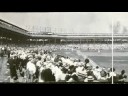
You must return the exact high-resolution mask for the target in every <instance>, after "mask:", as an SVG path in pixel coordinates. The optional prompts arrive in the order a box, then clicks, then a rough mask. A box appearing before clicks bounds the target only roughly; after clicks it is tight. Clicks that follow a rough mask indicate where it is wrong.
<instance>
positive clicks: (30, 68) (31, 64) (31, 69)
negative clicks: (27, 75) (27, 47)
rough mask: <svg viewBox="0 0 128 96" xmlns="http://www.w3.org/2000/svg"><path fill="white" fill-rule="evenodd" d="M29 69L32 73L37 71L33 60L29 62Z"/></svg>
mask: <svg viewBox="0 0 128 96" xmlns="http://www.w3.org/2000/svg"><path fill="white" fill-rule="evenodd" d="M27 70H29V71H30V72H31V74H34V73H35V72H36V66H35V65H34V64H33V63H31V61H29V62H28V63H27Z"/></svg>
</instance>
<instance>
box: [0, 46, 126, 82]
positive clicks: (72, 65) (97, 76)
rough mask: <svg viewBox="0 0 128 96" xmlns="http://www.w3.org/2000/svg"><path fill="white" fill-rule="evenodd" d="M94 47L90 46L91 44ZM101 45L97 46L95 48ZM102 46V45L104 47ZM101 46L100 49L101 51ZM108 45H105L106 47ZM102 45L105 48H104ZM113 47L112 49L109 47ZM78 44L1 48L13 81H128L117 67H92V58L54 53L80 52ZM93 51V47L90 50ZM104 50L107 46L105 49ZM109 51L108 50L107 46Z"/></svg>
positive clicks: (123, 71)
mask: <svg viewBox="0 0 128 96" xmlns="http://www.w3.org/2000/svg"><path fill="white" fill-rule="evenodd" d="M85 46H86V45H83V47H85ZM90 46H91V45H90ZM95 46H98V45H95ZM102 46H103V45H102ZM102 46H100V48H102ZM104 46H105V45H104ZM104 46H103V47H104ZM109 47H110V46H109ZM79 48H81V47H79V45H78V46H77V45H76V46H75V45H71V44H70V45H68V46H66V45H45V46H42V45H38V46H30V47H13V46H11V47H2V48H1V52H0V53H1V54H2V55H1V57H2V56H4V54H6V55H7V56H8V61H7V66H8V68H9V73H10V82H22V83H23V82H24V83H27V82H28V83H31V82H35V83H36V82H39V83H41V82H110V83H111V81H112V77H113V80H114V81H115V82H125V81H126V79H127V75H126V74H125V70H122V71H121V73H120V74H116V73H115V68H113V69H112V68H101V67H100V66H96V67H94V66H92V64H91V62H90V59H89V58H85V60H84V62H83V61H81V60H80V59H79V58H78V59H74V58H71V57H65V56H62V55H61V54H54V52H53V51H57V50H62V49H64V50H74V49H79ZM90 48H91V47H90ZM104 48H105V47H104ZM106 49H107V47H106Z"/></svg>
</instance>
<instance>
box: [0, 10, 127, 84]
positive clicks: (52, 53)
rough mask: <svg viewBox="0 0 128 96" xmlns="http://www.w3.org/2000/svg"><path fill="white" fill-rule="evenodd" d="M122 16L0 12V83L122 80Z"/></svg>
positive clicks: (124, 55) (124, 76) (124, 79)
mask: <svg viewBox="0 0 128 96" xmlns="http://www.w3.org/2000/svg"><path fill="white" fill-rule="evenodd" d="M127 16H128V13H119V12H118V13H117V12H116V13H114V12H0V82H4V83H47V82H48V83H72V82H73V83H108V84H109V83H110V84H113V83H114V82H122V83H125V82H127V74H128V71H127V69H128V65H127V61H128V59H127V58H128V56H127V52H128V36H127V35H128V26H127V25H128V23H127V21H128V19H127Z"/></svg>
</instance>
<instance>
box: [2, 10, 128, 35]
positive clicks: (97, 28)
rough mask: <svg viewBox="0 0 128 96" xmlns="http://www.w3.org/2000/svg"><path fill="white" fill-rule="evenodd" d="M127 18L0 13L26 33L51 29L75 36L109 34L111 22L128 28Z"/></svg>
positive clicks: (95, 14)
mask: <svg viewBox="0 0 128 96" xmlns="http://www.w3.org/2000/svg"><path fill="white" fill-rule="evenodd" d="M127 17H128V13H123V12H118V13H117V12H40V13H38V12H19V13H18V12H14V13H12V12H3V13H2V12H0V19H3V20H5V21H7V22H9V23H12V24H14V25H17V26H19V27H21V28H24V29H26V30H28V31H40V30H45V27H51V30H52V31H53V32H62V33H63V32H67V33H75V34H79V33H111V27H110V26H111V24H112V20H114V22H116V21H120V23H121V24H122V25H125V26H128V18H127ZM46 30H48V28H47V29H46Z"/></svg>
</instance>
